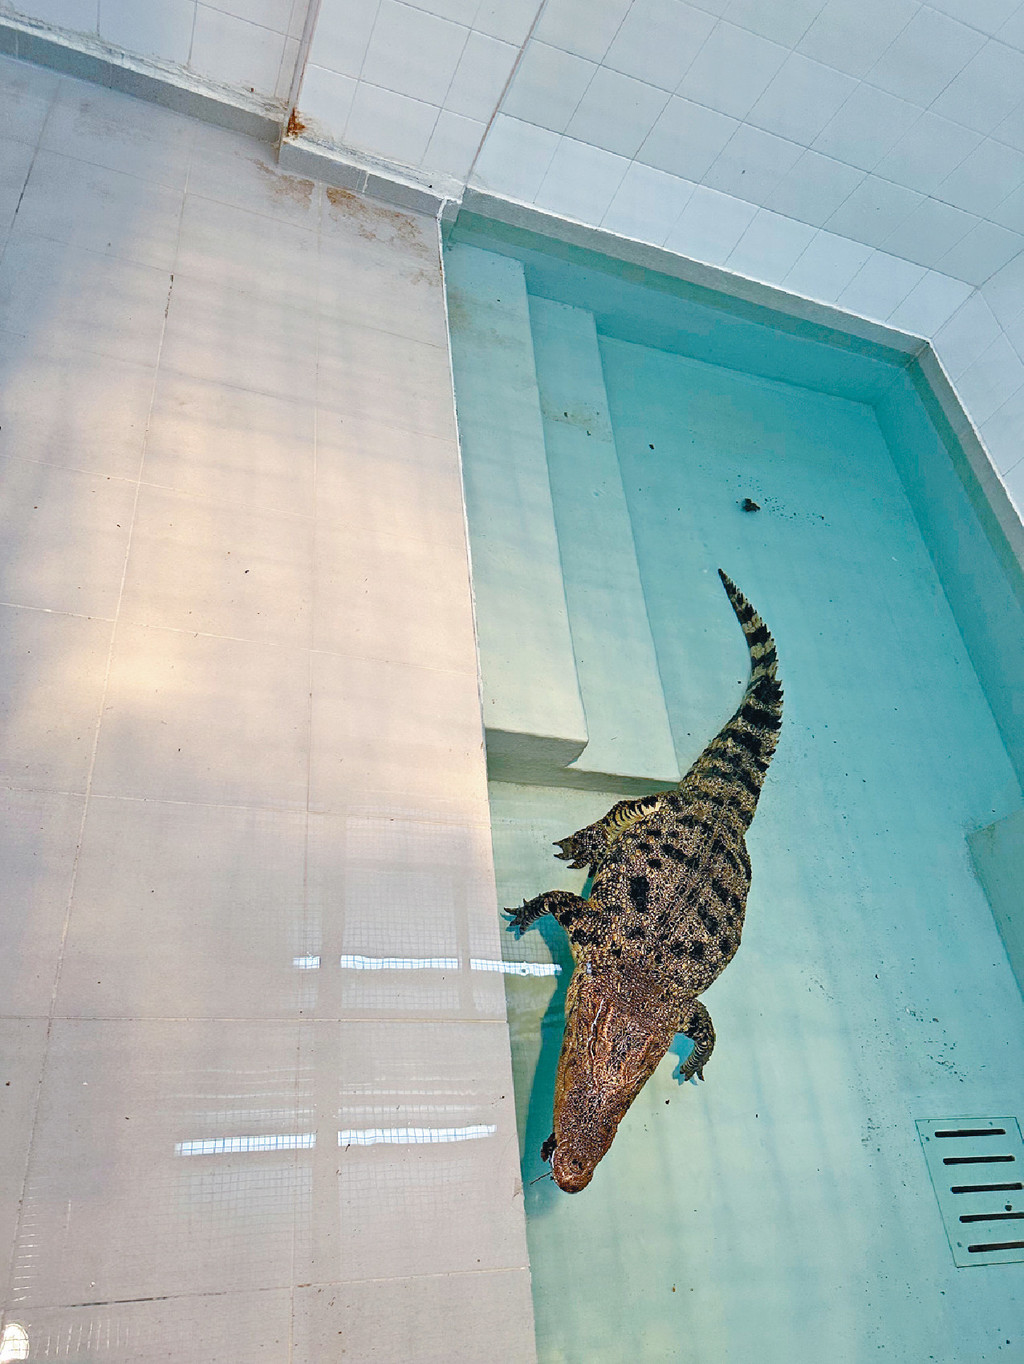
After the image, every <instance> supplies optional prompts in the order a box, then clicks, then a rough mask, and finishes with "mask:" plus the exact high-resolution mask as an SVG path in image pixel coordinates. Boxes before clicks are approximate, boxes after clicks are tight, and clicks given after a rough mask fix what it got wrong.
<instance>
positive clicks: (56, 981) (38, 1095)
mask: <svg viewBox="0 0 1024 1364" xmlns="http://www.w3.org/2000/svg"><path fill="white" fill-rule="evenodd" d="M54 103H56V93H55V95H54ZM50 108H51V111H52V108H53V104H51V106H50ZM47 118H49V113H48V114H47ZM44 126H45V124H44ZM40 136H42V134H41V133H40ZM187 181H188V177H187V176H186V190H187ZM184 207H185V192H184V191H183V193H182V200H181V209H180V211H179V219H178V228H179V235H180V229H181V215H182V214H183V212H184ZM168 273H169V275H170V280H169V285H168V292H167V301H166V304H165V307H164V317H163V323H162V326H161V330H160V345H159V347H158V349H157V359H156V364H155V365H154V367H153V383H152V388H151V390H150V401H149V411H148V413H147V417H146V439H145V441H144V442H143V458H142V460H140V464H139V477H138V478H137V479H136V490H135V501H134V504H133V507H132V518H131V528H130V530H129V532H128V539H127V541H126V544H125V551H124V558H123V560H122V565H121V582H120V586H119V590H118V600H117V607H116V609H115V616H114V621H113V623H112V625H111V630H110V642H109V644H108V647H107V662H106V668H105V671H104V677H103V686H102V690H101V694H100V701H99V707H98V711H97V716H96V727H95V731H94V734H93V742H92V752H91V753H90V756H89V767H88V774H87V777H86V783H85V792H84V795H83V798H82V816H81V820H80V821H79V826H78V837H77V842H76V846H75V855H74V859H73V862H72V867H71V876H70V880H69V885H68V893H67V899H66V901H65V910H64V922H63V925H62V927H61V934H60V941H59V944H58V948H57V966H56V970H55V972H54V977H53V985H52V987H51V991H50V1007H49V1011H48V1016H47V1025H46V1035H45V1042H44V1047H43V1058H42V1064H41V1065H40V1068H39V1079H38V1081H37V1084H36V1092H35V1100H34V1103H33V1105H32V1117H31V1120H30V1123H29V1138H28V1150H27V1156H26V1161H25V1173H24V1178H23V1180H22V1187H21V1195H20V1198H19V1201H18V1213H17V1217H16V1219H15V1228H14V1239H13V1245H12V1251H11V1262H10V1271H9V1277H8V1282H9V1285H10V1287H11V1289H12V1290H13V1289H14V1285H15V1282H16V1275H17V1267H18V1261H19V1243H20V1241H21V1237H22V1234H23V1226H24V1218H25V1212H26V1201H27V1197H28V1188H29V1174H30V1171H31V1168H32V1155H33V1150H34V1148H35V1144H36V1136H37V1131H38V1125H39V1111H40V1107H41V1104H42V1093H43V1085H44V1083H45V1079H46V1074H47V1070H48V1068H49V1064H50V1050H51V1044H52V1039H53V1027H54V1022H55V1020H56V1019H57V1018H58V1017H59V1015H58V1014H57V1007H56V1004H57V995H58V991H59V987H60V979H61V974H62V970H63V965H64V950H65V946H66V943H67V936H68V932H69V929H70V926H71V908H72V902H73V900H74V895H75V891H76V889H77V882H78V873H79V867H80V864H81V854H82V843H83V840H84V836H85V825H86V821H87V818H88V813H89V800H90V795H91V792H92V783H93V775H94V772H95V767H96V755H97V752H98V749H99V741H100V731H101V729H102V724H103V714H104V709H105V706H106V698H107V693H108V688H109V682H110V671H111V667H112V664H113V655H114V645H115V641H116V638H117V617H118V615H119V614H120V608H121V601H122V598H123V595H124V585H125V580H126V578H127V573H128V561H129V555H130V552H131V543H132V535H133V533H134V528H135V515H136V511H137V508H138V501H139V493H140V491H141V487H142V463H143V462H144V459H145V453H144V452H145V443H146V441H148V437H149V422H150V419H151V417H152V412H153V403H154V399H155V396H156V386H157V381H158V376H159V363H160V353H161V351H162V349H163V339H164V334H165V332H166V327H167V311H168V308H169V306H170V298H171V290H172V289H173V285H174V274H173V272H168Z"/></svg>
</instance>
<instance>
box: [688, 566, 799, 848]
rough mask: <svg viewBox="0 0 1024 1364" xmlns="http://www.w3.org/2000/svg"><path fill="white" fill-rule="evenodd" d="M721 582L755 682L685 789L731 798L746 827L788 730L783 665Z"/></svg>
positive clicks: (746, 608) (743, 602) (757, 623)
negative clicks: (780, 672) (781, 680)
mask: <svg viewBox="0 0 1024 1364" xmlns="http://www.w3.org/2000/svg"><path fill="white" fill-rule="evenodd" d="M718 576H719V577H720V578H721V579H722V585H723V586H724V588H725V590H726V592H727V593H728V596H729V601H730V602H731V603H732V609H733V610H734V611H735V613H736V619H737V620H738V621H739V623H740V627H741V629H742V630H743V634H744V636H745V637H746V641H747V648H748V649H749V650H750V681H749V682H748V683H747V689H746V691H745V692H744V694H743V700H742V701H741V702H740V704H739V707H738V708H737V710H736V713H735V714H734V715H733V716H732V718H731V719H730V720H729V721H728V722H727V723H726V724H725V725H724V726H723V728H722V729H721V730H720V732H719V733H718V734H717V735H716V736H715V738H714V739H712V741H711V743H709V744H708V746H707V748H706V749H705V750H704V752H703V753H702V754H701V756H700V757H699V758H698V759H697V761H696V762H695V763H694V764H693V766H692V767H691V769H690V771H689V772H688V773H687V775H686V776H685V777H684V778H683V782H682V783H681V785H689V786H690V787H691V788H692V787H694V786H696V787H698V788H707V794H708V795H709V796H712V791H714V792H715V795H716V796H717V797H718V798H719V799H721V798H722V796H726V797H727V799H729V801H730V803H732V804H735V805H737V806H738V807H739V808H740V809H741V810H742V814H743V816H744V817H743V819H742V823H743V825H744V826H746V825H748V824H749V823H750V820H751V819H752V818H753V815H754V808H755V806H756V805H757V798H758V796H759V794H760V791H761V785H762V783H763V781H764V774H765V772H767V770H768V764H769V763H770V762H771V759H772V754H773V753H774V752H775V746H776V744H777V743H778V741H779V730H780V728H781V727H782V687H781V686H780V684H779V680H778V675H777V670H778V661H779V660H778V655H777V653H776V651H775V641H774V639H772V636H771V632H770V631H769V629H768V627H767V625H765V623H764V621H763V620H762V619H761V617H760V616H759V615H758V614H757V612H756V611H755V610H754V608H753V607H752V606H751V604H750V602H748V601H747V599H746V597H745V596H744V595H743V593H742V592H741V591H740V590H739V588H738V587H737V586H736V584H735V583H734V582H732V580H731V579H730V578H728V577H727V576H726V575H725V574H724V573H723V572H722V570H721V569H719V570H718ZM730 788H731V789H730ZM712 798H715V797H714V796H712Z"/></svg>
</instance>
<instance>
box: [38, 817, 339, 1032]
mask: <svg viewBox="0 0 1024 1364" xmlns="http://www.w3.org/2000/svg"><path fill="white" fill-rule="evenodd" d="M186 848H187V849H188V855H187V856H184V857H183V856H182V850H183V849H186ZM305 857H306V817H305V813H304V812H295V813H291V812H286V811H280V810H273V811H272V810H244V809H235V808H230V807H225V806H220V807H215V806H207V805H186V804H165V803H163V802H161V801H151V800H147V801H140V800H108V799H103V798H95V799H93V800H92V801H91V803H90V806H89V815H88V818H87V820H86V824H85V829H84V832H83V836H82V851H81V855H80V858H79V865H78V877H77V880H76V884H75V894H74V899H73V903H72V907H71V918H70V926H69V929H68V937H67V941H66V944H65V948H64V955H63V967H62V971H61V980H60V988H59V990H58V993H57V998H56V1003H55V1010H56V1013H57V1015H58V1017H61V1018H182V1017H186V1018H296V1019H297V1018H298V1017H299V1016H300V1010H302V1009H303V1008H306V1009H307V1010H308V1008H309V1006H310V1002H311V1001H310V990H309V983H310V982H309V976H308V974H306V973H305V972H303V971H302V970H300V969H297V968H296V966H295V964H294V963H295V959H296V958H303V957H306V956H308V955H309V954H310V952H311V950H312V951H314V952H315V951H316V950H317V949H316V948H315V947H313V948H311V946H310V943H311V939H310V936H309V933H308V931H307V923H306V909H305V905H304V897H303V885H304V865H305ZM229 960H230V962H231V969H230V971H225V969H224V966H225V963H226V962H227V961H229Z"/></svg>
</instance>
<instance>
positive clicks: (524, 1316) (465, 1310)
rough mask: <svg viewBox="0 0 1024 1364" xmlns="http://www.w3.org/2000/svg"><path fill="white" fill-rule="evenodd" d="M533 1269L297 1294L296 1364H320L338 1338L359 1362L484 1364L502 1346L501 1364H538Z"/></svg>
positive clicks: (390, 1281)
mask: <svg viewBox="0 0 1024 1364" xmlns="http://www.w3.org/2000/svg"><path fill="white" fill-rule="evenodd" d="M532 1305H533V1304H532V1301H531V1297H530V1275H529V1271H528V1270H526V1269H511V1270H504V1271H502V1272H500V1273H492V1274H473V1275H472V1276H468V1275H467V1276H460V1275H455V1274H445V1275H443V1276H439V1277H438V1278H410V1279H378V1280H375V1281H372V1282H365V1283H354V1284H347V1285H333V1284H332V1285H311V1286H310V1287H308V1288H302V1289H299V1290H298V1291H297V1292H296V1294H295V1353H294V1355H293V1361H294V1364H320V1362H321V1361H322V1360H323V1359H325V1358H329V1356H330V1351H331V1350H332V1349H334V1348H335V1346H336V1342H337V1339H338V1334H339V1332H343V1333H344V1335H345V1338H346V1340H348V1341H349V1342H350V1344H349V1346H348V1347H347V1348H348V1349H350V1351H351V1352H352V1353H353V1355H354V1357H356V1358H358V1359H362V1360H366V1361H370V1360H374V1361H380V1364H384V1361H386V1360H394V1359H415V1360H416V1361H417V1364H477V1361H479V1360H481V1359H488V1358H490V1357H492V1355H493V1353H494V1345H495V1341H501V1352H502V1364H533V1361H534V1360H535V1359H536V1353H535V1347H534V1343H533V1329H532Z"/></svg>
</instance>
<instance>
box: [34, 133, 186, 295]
mask: <svg viewBox="0 0 1024 1364" xmlns="http://www.w3.org/2000/svg"><path fill="white" fill-rule="evenodd" d="M183 197H184V196H183V195H182V192H181V191H180V190H177V189H170V188H167V187H165V186H162V185H154V184H153V183H152V182H150V181H146V180H140V179H139V178H138V177H137V176H134V175H125V174H124V173H123V172H121V171H115V170H109V169H107V168H106V167H105V166H94V165H92V164H90V163H89V162H85V161H78V160H74V159H72V158H71V157H67V156H60V155H58V154H57V153H56V152H49V151H45V150H43V149H40V150H39V151H38V152H37V153H36V158H35V161H34V163H33V166H32V173H31V175H30V176H29V178H28V183H27V184H26V186H25V194H24V197H23V199H22V201H21V206H20V207H19V209H18V221H17V231H16V234H15V235H18V234H20V233H22V232H24V233H27V234H29V235H34V236H38V237H48V238H50V239H51V240H54V241H62V242H69V243H70V244H71V245H73V246H79V247H84V248H86V249H87V250H90V251H99V252H102V253H103V254H105V255H110V256H119V257H121V258H122V259H124V260H131V261H135V262H136V263H137V264H139V265H152V266H155V267H156V268H157V269H160V270H168V271H169V270H170V269H171V268H172V266H173V265H174V253H175V250H176V247H177V241H178V222H179V218H180V216H181V207H182V201H183Z"/></svg>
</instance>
